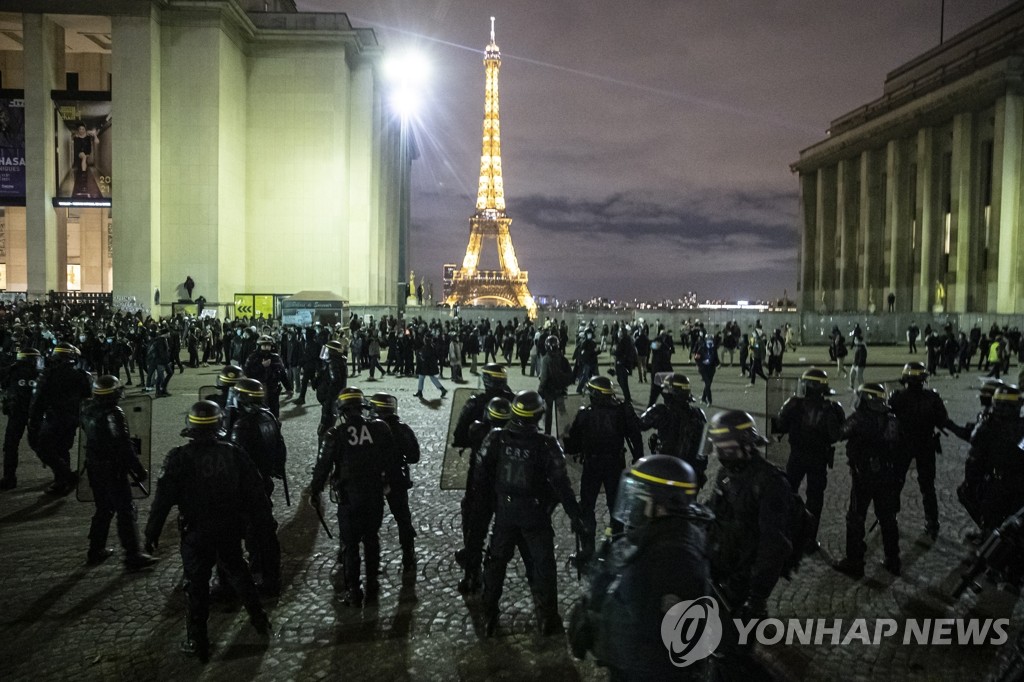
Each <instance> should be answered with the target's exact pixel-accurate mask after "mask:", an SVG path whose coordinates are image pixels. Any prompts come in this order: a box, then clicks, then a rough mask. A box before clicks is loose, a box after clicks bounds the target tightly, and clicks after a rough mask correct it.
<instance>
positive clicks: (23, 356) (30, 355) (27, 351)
mask: <svg viewBox="0 0 1024 682" xmlns="http://www.w3.org/2000/svg"><path fill="white" fill-rule="evenodd" d="M38 357H39V351H37V350H36V349H35V348H22V349H21V350H19V351H18V359H19V360H33V361H35V359H36V358H38Z"/></svg>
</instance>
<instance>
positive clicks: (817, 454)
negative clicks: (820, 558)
mask: <svg viewBox="0 0 1024 682" xmlns="http://www.w3.org/2000/svg"><path fill="white" fill-rule="evenodd" d="M800 387H801V388H802V389H803V396H800V395H794V396H792V397H790V398H789V399H788V400H787V401H786V402H785V403H784V404H783V405H782V409H780V410H779V415H778V416H777V417H776V418H775V419H774V422H773V428H772V433H780V434H782V433H784V434H789V461H788V462H787V463H786V476H787V477H788V478H789V485H790V487H792V488H793V491H794V492H796V491H798V490H800V484H801V483H803V480H804V478H805V477H806V478H807V492H806V495H807V510H808V511H809V512H811V514H813V515H814V527H813V532H812V533H811V534H810V538H808V541H807V546H806V547H805V548H804V551H805V552H807V553H809V554H810V553H813V552H816V551H817V550H818V547H819V545H818V540H817V535H818V525H819V523H820V522H821V510H822V507H824V506H825V486H827V485H828V470H829V469H831V468H832V463H833V458H834V456H835V447H833V446H834V444H835V442H836V441H838V440H839V431H840V428H841V427H842V425H843V422H844V421H845V420H846V415H845V413H844V412H843V406H842V405H840V404H839V403H834V402H832V401H830V400H828V396H830V395H834V394H835V391H833V390H832V389H830V388H829V386H828V374H826V373H825V371H824V370H821V369H818V368H817V367H811V368H810V369H808V370H806V371H805V372H804V373H803V374H802V375H801V376H800Z"/></svg>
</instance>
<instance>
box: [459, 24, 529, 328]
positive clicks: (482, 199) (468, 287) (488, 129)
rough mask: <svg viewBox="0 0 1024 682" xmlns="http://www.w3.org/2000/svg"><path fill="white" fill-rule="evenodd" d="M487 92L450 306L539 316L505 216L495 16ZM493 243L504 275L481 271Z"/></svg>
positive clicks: (487, 52) (487, 64)
mask: <svg viewBox="0 0 1024 682" xmlns="http://www.w3.org/2000/svg"><path fill="white" fill-rule="evenodd" d="M484 66H485V67H486V72H487V79H486V92H485V96H484V138H483V151H482V152H481V153H480V185H479V188H478V189H477V194H476V213H474V214H473V215H472V216H470V218H469V246H467V247H466V257H465V258H464V259H463V260H462V267H461V268H459V269H458V270H456V271H455V272H454V273H452V284H451V293H450V294H449V296H448V298H447V299H446V300H445V303H446V304H448V305H453V306H454V305H483V306H496V307H513V308H526V310H527V314H528V315H529V316H530V317H536V312H537V304H536V303H535V302H534V300H533V296H531V295H530V290H529V289H528V288H527V286H526V281H527V273H526V272H524V271H522V270H520V269H519V261H517V260H516V250H515V248H514V247H513V246H512V236H511V235H510V234H509V231H508V227H509V225H511V224H512V219H511V218H509V217H508V214H507V213H506V212H505V189H504V187H503V185H502V181H501V131H500V127H499V123H498V69H499V68H500V67H501V53H500V52H499V51H498V46H497V45H496V44H495V43H494V17H491V42H490V44H489V45H488V46H487V49H486V50H485V52H484ZM485 238H487V239H494V240H495V242H496V244H497V248H498V262H499V264H500V267H501V269H500V270H480V269H479V268H478V266H479V265H480V247H481V246H482V245H483V241H484V239H485Z"/></svg>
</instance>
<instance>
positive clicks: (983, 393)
mask: <svg viewBox="0 0 1024 682" xmlns="http://www.w3.org/2000/svg"><path fill="white" fill-rule="evenodd" d="M1005 385H1006V382H1004V381H1003V380H1002V379H996V378H994V377H989V378H987V379H985V380H984V381H983V382H982V384H981V388H980V389H978V401H979V402H980V403H981V404H982V406H983V407H988V406H989V405H991V404H992V396H993V394H995V392H996V390H998V389H999V387H1000V386H1005Z"/></svg>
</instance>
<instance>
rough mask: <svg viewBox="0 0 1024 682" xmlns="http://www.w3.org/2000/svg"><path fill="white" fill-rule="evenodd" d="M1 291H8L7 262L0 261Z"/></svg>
mask: <svg viewBox="0 0 1024 682" xmlns="http://www.w3.org/2000/svg"><path fill="white" fill-rule="evenodd" d="M0 291H7V263H0Z"/></svg>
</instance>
